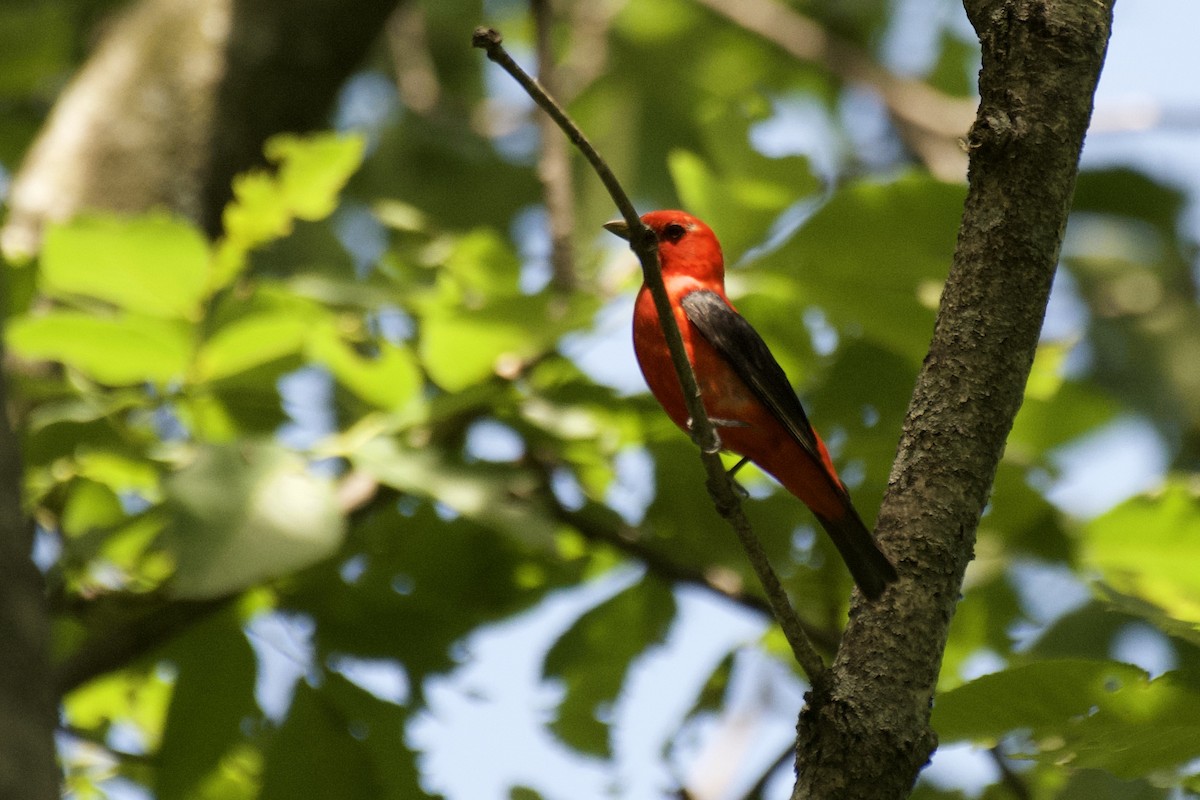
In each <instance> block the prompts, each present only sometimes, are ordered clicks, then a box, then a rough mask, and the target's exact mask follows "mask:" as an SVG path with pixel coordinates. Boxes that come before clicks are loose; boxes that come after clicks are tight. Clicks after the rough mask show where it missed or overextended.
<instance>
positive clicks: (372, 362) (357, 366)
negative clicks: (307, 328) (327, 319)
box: [308, 325, 423, 410]
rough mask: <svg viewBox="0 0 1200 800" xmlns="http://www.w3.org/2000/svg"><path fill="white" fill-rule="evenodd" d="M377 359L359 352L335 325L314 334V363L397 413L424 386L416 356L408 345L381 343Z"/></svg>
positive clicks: (311, 345)
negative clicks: (322, 366) (343, 339)
mask: <svg viewBox="0 0 1200 800" xmlns="http://www.w3.org/2000/svg"><path fill="white" fill-rule="evenodd" d="M377 348H378V352H377V353H376V354H375V356H374V357H370V358H368V357H365V356H361V355H359V354H358V353H356V352H355V351H354V350H353V349H352V348H351V347H350V346H348V345H347V344H346V343H345V342H343V341H342V339H341V337H340V336H339V335H338V332H337V329H336V328H334V326H332V325H326V326H322V327H321V328H319V329H318V330H316V331H314V332H313V334H312V337H311V341H310V342H309V346H308V354H309V356H310V357H311V358H312V360H313V361H315V362H317V363H318V364H323V365H324V366H325V367H326V368H328V369H329V371H330V372H331V373H332V374H333V377H334V378H335V379H337V382H338V383H340V384H341V385H342V386H344V387H346V388H347V389H349V390H350V391H351V392H353V393H354V394H355V395H357V396H358V397H360V398H361V399H363V400H365V401H366V402H368V403H370V404H371V405H373V406H376V407H378V408H382V409H385V410H396V409H399V408H401V407H402V406H404V405H405V404H406V403H408V401H410V400H412V399H413V398H414V397H415V396H416V395H417V392H418V391H419V390H420V389H421V387H422V383H423V382H422V378H421V370H420V368H419V367H418V365H417V359H416V356H415V355H413V352H412V350H410V349H409V348H408V347H406V346H404V345H395V344H392V343H391V342H387V341H380V342H378V344H377Z"/></svg>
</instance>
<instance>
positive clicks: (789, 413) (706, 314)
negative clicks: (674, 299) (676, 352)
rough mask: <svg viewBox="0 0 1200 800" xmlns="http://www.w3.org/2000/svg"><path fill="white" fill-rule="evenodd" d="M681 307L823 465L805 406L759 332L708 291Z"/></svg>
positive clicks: (691, 296)
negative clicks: (801, 403)
mask: <svg viewBox="0 0 1200 800" xmlns="http://www.w3.org/2000/svg"><path fill="white" fill-rule="evenodd" d="M681 305H682V306H683V310H684V313H685V314H687V318H688V319H689V320H690V321H691V323H692V324H693V325H695V326H696V329H697V330H699V331H700V334H701V335H702V336H703V337H704V338H705V340H706V341H707V342H708V343H709V344H711V345H712V346H713V347H714V348H716V350H717V352H718V353H720V354H721V356H722V357H723V358H724V359H725V360H726V361H727V362H729V365H730V366H732V367H733V369H734V371H735V372H737V374H738V377H740V378H741V379H742V380H743V381H745V383H746V385H747V386H749V387H750V388H751V390H753V392H754V394H755V395H756V396H757V397H758V399H759V400H761V401H762V402H763V403H764V404H766V406H767V408H769V409H770V410H771V413H772V414H774V415H775V418H776V419H778V420H779V421H780V422H781V423H783V426H784V427H785V428H787V429H788V432H789V433H791V434H792V437H793V438H794V439H795V440H796V441H797V442H799V443H800V446H801V447H803V448H804V449H805V450H807V451H808V453H809V455H811V456H812V457H813V458H814V459H816V460H817V461H818V462H820V461H822V460H823V459H822V458H821V453H820V449H819V448H818V446H817V438H816V435H815V434H814V433H813V429H812V425H811V424H810V423H809V421H808V415H806V414H805V413H804V406H802V405H800V398H798V397H796V392H795V391H794V390H793V389H792V384H791V383H789V382H788V379H787V374H786V373H784V371H783V367H781V366H779V362H778V361H776V360H775V356H773V355H771V351H770V349H769V348H768V347H767V343H766V342H764V341H763V340H762V337H761V336H759V335H758V331H756V330H754V328H753V326H751V325H750V323H749V322H747V321H746V319H745V317H743V316H742V315H741V314H739V313H737V312H736V311H734V310H733V309H732V308H730V307H729V304H728V303H726V302H725V301H724V300H723V299H722V298H721V296H720V295H719V294H717V293H716V292H713V291H709V290H707V289H700V290H697V291H694V292H690V293H689V294H687V295H684V297H683V300H682V301H681Z"/></svg>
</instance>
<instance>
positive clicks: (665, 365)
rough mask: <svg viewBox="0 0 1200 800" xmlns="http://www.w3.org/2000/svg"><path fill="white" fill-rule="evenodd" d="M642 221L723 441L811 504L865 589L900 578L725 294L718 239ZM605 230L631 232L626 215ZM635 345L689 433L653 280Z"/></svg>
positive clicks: (678, 216)
mask: <svg viewBox="0 0 1200 800" xmlns="http://www.w3.org/2000/svg"><path fill="white" fill-rule="evenodd" d="M642 222H643V223H644V224H645V225H646V227H648V228H649V229H650V230H651V231H653V232H654V235H655V237H656V238H657V239H658V263H659V265H660V267H661V268H662V276H663V282H664V283H665V284H666V287H667V295H668V296H669V297H670V299H671V308H672V309H674V311H675V321H676V323H678V325H679V332H680V333H681V334H683V344H684V347H685V348H686V349H687V355H688V360H690V361H691V362H692V369H693V370H694V371H695V373H696V381H697V383H698V384H699V387H700V396H701V399H702V400H703V401H704V409H705V411H707V412H708V416H709V418H710V419H711V420H712V421H713V424H714V425H715V426H717V432H718V433H719V434H720V437H721V443H722V446H723V447H724V448H725V449H727V450H731V451H733V452H734V453H737V454H739V455H741V456H744V457H746V458H748V459H750V460H751V461H753V462H754V463H755V464H757V465H758V466H759V467H761V468H762V469H763V470H765V471H766V472H768V473H770V474H771V475H773V476H775V478H776V479H777V480H778V481H779V482H780V483H782V484H783V486H784V488H786V489H787V490H788V491H789V492H791V493H792V494H794V495H795V496H796V497H798V498H800V499H801V500H802V501H804V504H805V505H807V506H808V507H809V509H811V510H812V512H813V514H814V515H815V516H816V518H817V521H818V522H820V523H821V527H822V528H824V529H825V532H826V533H828V534H829V538H830V539H832V540H833V543H834V545H836V546H837V549H838V552H839V553H841V554H842V559H843V560H844V561H845V562H846V566H847V567H849V569H850V574H851V575H852V576H853V577H854V582H855V583H857V584H858V588H859V589H860V590H861V591H862V593H863V594H864V595H866V596H867V597H868V598H870V599H872V600H874V599H875V598H877V597H879V596H880V595H882V594H883V591H884V589H885V588H887V585H888V584H889V583H891V582H892V581H894V580H896V569H895V567H893V566H892V563H891V562H890V561H888V559H887V557H886V556H885V555H884V554H883V553H882V552H880V550H879V548H878V547H877V546H876V544H875V541H874V540H873V539H872V538H871V534H870V532H869V531H868V530H867V526H866V525H864V524H863V521H862V518H861V517H860V516H859V515H858V512H857V511H855V510H854V506H853V505H851V503H850V494H849V492H847V491H846V487H845V485H844V484H843V483H842V481H841V479H840V478H838V475H837V471H836V470H835V469H834V467H833V462H832V460H831V459H830V458H829V452H828V451H827V450H826V449H825V443H824V442H822V441H821V437H820V436H818V435H817V432H816V431H814V430H813V427H812V425H811V424H810V423H809V421H808V417H807V415H805V413H804V408H803V406H801V405H800V400H799V398H797V397H796V393H795V392H794V391H793V390H792V386H791V384H790V383H789V382H788V379H787V375H786V374H784V371H783V368H782V367H780V366H779V363H778V362H777V361H776V360H775V357H774V356H772V355H771V351H770V350H769V349H768V348H767V345H766V343H765V342H764V341H763V340H762V337H761V336H759V335H758V332H757V331H755V330H754V328H753V327H751V326H750V323H749V322H747V321H746V320H745V318H743V317H742V316H741V315H740V314H738V313H737V311H736V310H735V309H734V307H733V305H732V304H731V303H730V302H729V298H728V297H726V296H725V260H724V258H723V257H722V255H721V245H720V243H719V242H717V237H716V236H715V235H714V234H713V232H712V230H711V229H710V228H709V227H708V226H707V225H705V224H704V223H703V222H701V221H700V220H698V219H696V218H695V217H693V216H692V215H690V214H687V213H685V212H683V211H652V212H650V213H649V214H646V215H645V216H644V217H642ZM604 227H605V228H606V229H607V230H609V231H611V232H612V233H615V234H616V235H618V236H620V237H622V238H624V239H629V237H630V233H629V226H628V225H627V224H626V223H625V222H624V221H623V220H615V221H613V222H609V223H606V224H605V226H604ZM633 346H634V350H635V351H636V352H637V359H638V365H639V366H641V368H642V374H643V375H644V376H645V377H646V383H647V384H649V386H650V391H651V392H653V393H654V396H655V398H657V400H658V402H659V403H661V404H662V407H663V409H664V410H666V412H667V415H668V416H670V417H671V419H672V420H673V421H674V422H675V424H676V425H678V426H679V427H680V428H682V429H683V430H684V431H685V432H687V430H688V426H689V417H688V411H687V406H686V404H685V403H684V400H683V391H682V389H681V388H680V385H679V378H678V377H677V376H676V374H675V367H674V365H673V364H672V362H671V354H670V351H669V350H668V349H667V341H666V338H665V337H664V336H663V332H662V328H661V327H660V326H659V322H658V312H657V311H656V310H655V307H654V298H653V297H651V296H650V290H649V289H647V288H646V285H645V284H642V288H641V291H639V292H638V296H637V303H636V305H635V306H634V311H633Z"/></svg>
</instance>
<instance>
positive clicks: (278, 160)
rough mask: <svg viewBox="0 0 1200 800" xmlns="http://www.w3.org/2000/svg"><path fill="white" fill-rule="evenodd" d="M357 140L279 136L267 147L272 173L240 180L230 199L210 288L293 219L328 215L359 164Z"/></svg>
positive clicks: (228, 277)
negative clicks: (273, 167)
mask: <svg viewBox="0 0 1200 800" xmlns="http://www.w3.org/2000/svg"><path fill="white" fill-rule="evenodd" d="M365 146H366V143H365V141H364V140H363V138H362V137H361V136H352V135H341V134H335V133H320V134H314V135H311V136H306V137H301V136H296V135H293V134H281V135H279V136H276V137H274V138H272V139H270V140H269V141H268V142H267V145H266V155H267V160H268V161H270V162H272V163H274V164H276V165H277V169H276V172H275V174H273V175H272V174H269V173H267V172H265V171H254V172H248V173H246V174H244V175H239V176H238V177H237V178H235V179H234V182H233V195H234V200H233V202H231V203H230V204H229V205H228V206H227V207H226V209H225V213H224V215H223V217H222V221H223V225H224V229H225V238H224V239H223V240H222V241H221V243H220V245H219V247H218V249H217V256H216V259H215V266H214V275H213V282H214V286H215V287H222V286H225V285H227V284H228V283H229V282H230V281H231V280H232V279H233V278H234V277H235V276H236V275H237V274H238V273H239V272H240V271H241V270H242V269H243V267H244V266H245V263H246V255H247V253H249V252H250V251H251V250H253V249H254V248H256V247H260V246H262V245H264V244H266V243H267V242H270V241H272V240H274V239H279V238H281V237H283V236H286V235H287V234H288V233H290V232H291V230H292V225H293V223H294V221H295V220H297V219H301V220H309V221H313V220H319V219H324V218H325V217H327V216H329V214H331V213H333V210H334V209H335V208H336V207H337V197H338V193H339V192H341V190H342V187H343V186H345V185H346V181H348V180H349V179H350V176H351V175H352V174H353V173H354V171H355V170H356V169H358V167H359V165H360V164H361V163H362V155H363V150H364V148H365Z"/></svg>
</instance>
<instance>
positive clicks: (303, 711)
mask: <svg viewBox="0 0 1200 800" xmlns="http://www.w3.org/2000/svg"><path fill="white" fill-rule="evenodd" d="M327 680H339V679H337V678H336V677H329V678H327ZM396 724H397V726H398V725H399V721H397V723H396ZM398 752H399V751H397V754H398ZM316 754H320V757H319V758H318V757H314V756H315V755H316ZM382 789H383V787H382V786H381V785H380V782H379V778H378V776H377V775H375V772H374V770H373V769H372V765H371V757H370V754H369V752H368V750H367V746H366V744H365V743H364V742H363V741H362V740H360V739H359V738H357V737H355V736H353V735H352V731H351V720H349V719H347V717H346V716H345V714H344V713H343V712H342V711H341V710H340V709H339V708H338V707H337V706H336V705H334V704H333V703H331V702H329V699H328V698H327V697H325V696H324V693H323V692H322V691H321V690H319V689H315V688H313V687H312V686H310V685H309V684H308V683H306V682H305V681H301V682H300V683H298V684H297V685H296V694H295V696H294V697H293V698H292V706H291V708H290V709H289V710H288V716H287V719H286V720H285V721H284V723H283V726H282V727H281V728H280V729H279V732H278V733H277V734H276V735H275V737H274V739H273V741H272V742H271V745H270V747H268V749H267V758H266V768H265V770H264V772H263V781H262V790H261V793H260V794H259V798H261V800H285V799H286V800H294V799H295V798H297V797H305V798H312V800H343V798H347V797H389V795H385V794H383V792H382Z"/></svg>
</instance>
